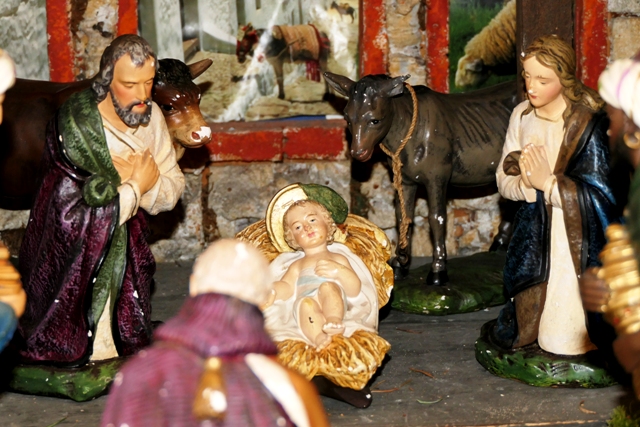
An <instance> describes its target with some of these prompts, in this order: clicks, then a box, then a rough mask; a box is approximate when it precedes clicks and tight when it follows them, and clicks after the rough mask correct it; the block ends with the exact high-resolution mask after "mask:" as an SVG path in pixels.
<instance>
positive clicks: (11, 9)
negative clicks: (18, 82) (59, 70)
mask: <svg viewBox="0 0 640 427" xmlns="http://www.w3.org/2000/svg"><path fill="white" fill-rule="evenodd" d="M45 4H46V3H45V0H2V1H0V48H1V49H5V50H6V51H7V52H9V55H11V57H12V58H13V60H14V61H15V63H16V72H17V74H18V77H22V78H25V79H37V80H49V61H48V56H47V13H46V7H45Z"/></svg>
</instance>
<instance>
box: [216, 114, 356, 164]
mask: <svg viewBox="0 0 640 427" xmlns="http://www.w3.org/2000/svg"><path fill="white" fill-rule="evenodd" d="M210 126H211V131H212V142H210V143H209V144H207V145H206V147H207V150H208V151H209V155H210V156H209V157H210V159H211V161H213V162H228V161H238V162H269V161H270V162H274V161H275V162H278V161H282V160H285V159H292V160H346V159H347V155H346V151H347V142H346V139H345V122H344V120H318V119H308V120H295V121H292V120H274V121H267V122H229V123H213V124H210Z"/></svg>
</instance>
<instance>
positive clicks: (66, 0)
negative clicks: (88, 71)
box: [46, 0, 138, 82]
mask: <svg viewBox="0 0 640 427" xmlns="http://www.w3.org/2000/svg"><path fill="white" fill-rule="evenodd" d="M77 3H79V2H78V1H77V0H47V2H46V10H47V35H48V39H49V79H50V80H51V81H54V82H71V81H74V80H75V79H76V75H75V73H74V70H75V69H76V68H77V67H76V65H77V64H75V61H76V55H75V54H74V51H73V31H74V30H77V21H78V20H79V19H81V18H82V16H81V15H82V14H83V13H84V9H82V8H81V7H79V5H78V4H77ZM85 6H86V5H85ZM74 14H75V15H74ZM76 15H77V16H76ZM72 21H75V22H76V28H75V29H74V28H73V24H72ZM137 32H138V0H119V2H118V28H117V35H121V34H136V33H137ZM114 36H115V35H114Z"/></svg>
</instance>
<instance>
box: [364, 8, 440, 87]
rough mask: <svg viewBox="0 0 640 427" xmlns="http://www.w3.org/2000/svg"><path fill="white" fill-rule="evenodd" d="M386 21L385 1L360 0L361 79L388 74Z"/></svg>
mask: <svg viewBox="0 0 640 427" xmlns="http://www.w3.org/2000/svg"><path fill="white" fill-rule="evenodd" d="M446 1H448V0H446ZM386 21H387V12H386V7H385V1H384V0H360V27H359V31H358V41H359V51H360V69H359V72H360V76H359V77H363V76H366V75H368V74H387V69H388V67H387V65H388V53H389V39H388V37H387V29H386V24H387V22H386Z"/></svg>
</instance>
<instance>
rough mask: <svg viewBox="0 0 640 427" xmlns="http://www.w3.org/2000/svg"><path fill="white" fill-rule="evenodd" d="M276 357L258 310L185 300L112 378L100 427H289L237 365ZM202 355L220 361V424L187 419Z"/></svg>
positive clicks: (222, 298) (208, 298)
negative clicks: (255, 357) (223, 401)
mask: <svg viewBox="0 0 640 427" xmlns="http://www.w3.org/2000/svg"><path fill="white" fill-rule="evenodd" d="M276 352H277V348H276V346H275V345H274V344H273V343H272V341H271V339H270V338H269V336H268V335H267V333H266V332H265V330H264V326H263V317H262V313H261V312H260V310H259V309H258V308H257V307H255V306H253V305H251V304H248V303H246V302H244V301H241V300H239V299H236V298H233V297H229V296H226V295H221V294H215V293H209V294H202V295H198V296H196V297H194V298H188V299H187V301H186V302H185V304H184V305H183V306H182V308H181V310H180V312H179V313H178V315H177V316H176V317H174V318H172V319H171V320H169V321H167V323H166V324H164V325H163V326H161V327H160V328H158V329H157V330H156V332H155V335H154V343H153V345H152V346H151V347H150V348H148V349H145V350H142V351H140V352H139V353H138V354H137V355H136V356H135V357H134V358H133V359H132V360H130V361H129V362H127V363H126V364H125V365H124V367H123V368H122V369H121V371H120V372H119V373H118V374H117V375H116V377H115V380H114V383H113V385H112V386H111V391H110V393H109V398H108V400H107V404H106V407H105V411H104V414H103V416H102V422H101V426H103V427H106V426H121V425H128V426H129V427H163V426H166V427H169V426H170V427H196V426H198V427H204V426H209V427H212V426H216V427H220V426H230V427H231V426H233V427H252V426H256V427H266V426H272V427H276V426H281V427H285V426H292V425H293V424H292V423H291V421H290V419H289V417H288V416H287V415H286V413H285V412H284V410H283V409H282V407H281V406H280V404H279V403H278V402H277V401H276V400H275V399H274V398H273V397H272V396H271V394H270V393H269V391H268V390H267V389H266V388H265V387H264V385H262V383H261V382H260V380H259V379H258V378H257V377H256V376H255V375H254V374H253V372H252V371H251V369H250V368H249V367H248V365H247V364H246V363H245V361H244V356H245V355H247V354H249V353H258V354H265V355H273V356H275V355H276ZM209 357H219V358H220V359H221V361H222V367H221V372H222V376H223V380H224V383H225V387H226V396H227V404H228V407H227V411H226V415H225V417H224V421H220V420H214V419H211V420H197V419H196V418H195V417H194V416H193V415H192V407H193V402H194V398H195V394H196V390H197V387H198V384H199V380H200V376H201V375H202V373H203V371H204V362H205V360H206V359H207V358H209ZM278 420H279V422H280V423H278Z"/></svg>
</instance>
